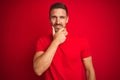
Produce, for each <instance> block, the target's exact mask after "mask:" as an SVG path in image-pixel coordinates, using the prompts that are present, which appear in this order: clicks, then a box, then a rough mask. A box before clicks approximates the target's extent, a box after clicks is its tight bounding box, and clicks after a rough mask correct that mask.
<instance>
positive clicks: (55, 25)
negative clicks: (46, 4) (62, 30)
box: [53, 24, 63, 26]
mask: <svg viewBox="0 0 120 80" xmlns="http://www.w3.org/2000/svg"><path fill="white" fill-rule="evenodd" d="M53 26H63V25H62V24H54V25H53Z"/></svg>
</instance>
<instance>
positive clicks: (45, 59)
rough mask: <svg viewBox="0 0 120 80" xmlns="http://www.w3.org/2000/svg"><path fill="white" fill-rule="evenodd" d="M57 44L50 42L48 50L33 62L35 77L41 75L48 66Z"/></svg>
mask: <svg viewBox="0 0 120 80" xmlns="http://www.w3.org/2000/svg"><path fill="white" fill-rule="evenodd" d="M57 47H58V44H57V43H56V41H55V40H54V41H52V43H51V44H50V46H49V47H48V49H47V50H46V51H45V52H44V53H43V54H42V55H41V56H39V57H37V58H36V60H35V61H34V70H35V72H36V74H37V75H42V73H44V72H45V71H46V70H47V69H48V68H49V66H50V64H51V62H52V60H53V57H54V55H55V52H56V50H57Z"/></svg>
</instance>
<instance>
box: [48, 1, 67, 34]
mask: <svg viewBox="0 0 120 80" xmlns="http://www.w3.org/2000/svg"><path fill="white" fill-rule="evenodd" d="M49 18H50V22H51V25H52V26H53V27H54V29H55V31H56V32H57V31H58V30H59V29H61V28H66V24H67V22H68V10H67V7H66V6H65V5H64V4H62V3H55V4H53V5H52V6H51V7H50V11H49Z"/></svg>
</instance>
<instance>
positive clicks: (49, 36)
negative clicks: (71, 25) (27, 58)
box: [37, 35, 52, 43]
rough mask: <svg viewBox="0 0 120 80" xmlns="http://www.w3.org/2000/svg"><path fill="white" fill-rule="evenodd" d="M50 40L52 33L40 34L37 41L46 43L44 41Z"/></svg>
mask: <svg viewBox="0 0 120 80" xmlns="http://www.w3.org/2000/svg"><path fill="white" fill-rule="evenodd" d="M51 40H52V35H44V36H40V37H39V38H38V40H37V41H38V42H42V43H46V42H50V41H51Z"/></svg>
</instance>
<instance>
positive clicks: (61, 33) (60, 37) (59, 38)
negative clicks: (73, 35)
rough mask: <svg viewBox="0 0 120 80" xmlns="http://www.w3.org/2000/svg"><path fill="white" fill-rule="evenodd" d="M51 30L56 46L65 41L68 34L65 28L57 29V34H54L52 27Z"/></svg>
mask: <svg viewBox="0 0 120 80" xmlns="http://www.w3.org/2000/svg"><path fill="white" fill-rule="evenodd" d="M52 28H53V40H55V41H56V42H57V43H58V44H61V43H63V42H64V41H65V40H66V35H67V34H68V33H67V31H66V29H65V28H61V29H59V30H58V31H57V32H55V30H54V27H52Z"/></svg>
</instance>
